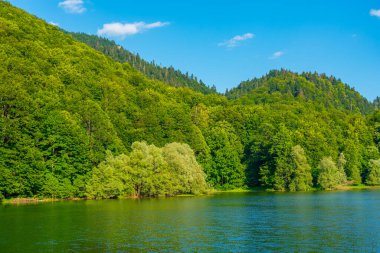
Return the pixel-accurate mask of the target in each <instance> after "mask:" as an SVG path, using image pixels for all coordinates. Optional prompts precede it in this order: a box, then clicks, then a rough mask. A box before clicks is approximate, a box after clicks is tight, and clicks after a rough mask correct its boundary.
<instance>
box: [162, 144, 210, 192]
mask: <svg viewBox="0 0 380 253" xmlns="http://www.w3.org/2000/svg"><path fill="white" fill-rule="evenodd" d="M162 151H163V156H164V159H165V161H166V162H167V164H168V168H169V170H170V174H171V175H173V176H172V180H173V181H174V182H172V184H173V185H174V189H173V190H172V191H173V192H174V194H178V193H191V194H202V193H205V192H207V189H208V186H207V183H206V180H205V178H206V175H205V173H204V172H203V170H202V167H201V166H200V165H199V164H198V162H197V160H196V159H195V155H194V152H193V151H192V150H191V148H190V147H189V146H188V145H186V144H180V143H171V144H167V145H165V147H163V149H162Z"/></svg>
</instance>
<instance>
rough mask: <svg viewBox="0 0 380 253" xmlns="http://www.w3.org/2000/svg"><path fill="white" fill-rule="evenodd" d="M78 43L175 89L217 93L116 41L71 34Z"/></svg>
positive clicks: (211, 88)
mask: <svg viewBox="0 0 380 253" xmlns="http://www.w3.org/2000/svg"><path fill="white" fill-rule="evenodd" d="M69 34H70V35H71V36H73V37H74V38H75V39H77V40H78V41H81V42H83V43H86V44H87V45H88V46H90V47H92V48H94V49H96V50H98V51H100V52H102V53H104V54H105V55H108V56H110V57H111V58H112V59H114V60H115V61H118V62H122V63H123V62H128V63H129V64H131V66H132V67H134V68H136V69H137V70H139V71H140V72H141V73H143V74H144V75H146V76H148V77H150V78H153V79H157V80H160V81H163V82H165V83H167V84H169V85H171V86H173V87H189V88H190V89H192V90H194V91H198V92H202V93H203V94H210V93H216V88H215V86H212V87H209V86H207V85H206V84H205V83H203V81H202V80H198V78H197V77H196V76H194V75H192V74H191V75H190V74H189V73H186V74H183V73H182V72H181V71H179V70H176V69H174V68H173V67H172V66H170V67H162V66H161V65H157V64H156V63H155V62H154V61H152V62H147V61H145V60H144V59H142V58H141V57H140V55H139V54H133V53H131V52H129V51H127V50H125V49H124V48H123V47H121V46H119V45H117V44H116V43H115V42H114V41H112V40H109V39H106V38H101V37H98V36H95V35H88V34H85V33H69Z"/></svg>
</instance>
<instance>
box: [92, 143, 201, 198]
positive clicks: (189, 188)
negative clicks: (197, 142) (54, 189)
mask: <svg viewBox="0 0 380 253" xmlns="http://www.w3.org/2000/svg"><path fill="white" fill-rule="evenodd" d="M207 189H208V186H207V184H206V180H205V174H204V172H203V170H202V168H201V167H200V166H199V164H198V163H197V161H196V159H195V156H194V152H193V151H192V150H191V148H190V147H189V146H188V145H186V144H179V143H171V144H167V145H166V146H165V147H163V148H157V147H156V146H154V145H147V144H146V143H145V142H135V143H133V145H132V152H131V153H130V154H129V156H128V155H124V154H123V155H119V156H117V157H114V156H113V155H112V154H111V153H109V154H108V156H107V159H106V160H105V161H104V162H102V163H100V165H99V166H98V167H97V168H95V169H94V170H93V173H92V177H91V178H90V180H89V181H88V184H87V186H86V191H87V194H86V195H87V197H89V198H96V199H105V198H119V197H128V196H135V197H142V196H145V197H147V196H148V197H154V196H173V195H176V194H202V193H205V192H206V191H207Z"/></svg>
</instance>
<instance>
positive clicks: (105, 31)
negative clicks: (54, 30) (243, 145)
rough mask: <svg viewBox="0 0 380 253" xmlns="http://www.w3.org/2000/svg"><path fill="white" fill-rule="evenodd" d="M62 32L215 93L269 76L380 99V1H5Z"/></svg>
mask: <svg viewBox="0 0 380 253" xmlns="http://www.w3.org/2000/svg"><path fill="white" fill-rule="evenodd" d="M10 2H11V3H12V4H14V5H16V6H18V7H20V8H22V9H24V10H26V11H28V12H30V13H32V14H34V15H36V16H38V17H40V18H42V19H44V20H46V21H47V22H54V23H56V24H58V25H59V26H60V27H62V28H63V29H66V30H68V31H75V32H85V33H89V34H100V35H102V36H106V37H109V38H111V39H114V40H115V41H116V42H117V43H119V44H121V45H122V46H123V47H125V48H126V49H128V50H130V51H132V52H135V53H139V54H140V55H141V56H142V57H143V58H145V59H146V60H149V61H150V60H155V62H156V63H161V64H162V65H164V66H169V65H173V66H174V67H175V68H178V69H180V70H182V71H184V72H186V71H188V72H189V73H194V74H195V75H196V76H198V77H199V78H201V79H202V80H203V81H204V82H205V83H207V84H210V85H212V84H215V86H216V87H217V89H218V90H219V91H222V92H223V91H225V89H226V88H231V87H234V86H236V85H237V84H239V83H240V81H242V80H247V79H250V78H253V77H260V76H262V75H264V74H265V73H267V72H268V71H269V70H271V69H278V68H286V69H289V70H292V71H297V72H302V71H317V72H323V73H326V74H328V75H330V74H331V75H334V76H336V77H338V78H341V79H342V80H343V81H344V82H346V83H348V84H349V85H351V86H353V87H355V89H356V90H358V91H359V92H361V93H362V94H363V95H364V96H366V97H367V98H368V99H370V100H372V99H374V98H375V97H376V96H380V1H375V0H360V1H359V0H356V1H342V0H308V1H305V0H250V1H248V0H191V1H190V0H189V1H186V0H181V1H173V0H161V1H153V0H145V1H136V0H133V1H132V0H113V1H104V0H103V1H101V0H49V1H46V0H33V1H31V0H11V1H10Z"/></svg>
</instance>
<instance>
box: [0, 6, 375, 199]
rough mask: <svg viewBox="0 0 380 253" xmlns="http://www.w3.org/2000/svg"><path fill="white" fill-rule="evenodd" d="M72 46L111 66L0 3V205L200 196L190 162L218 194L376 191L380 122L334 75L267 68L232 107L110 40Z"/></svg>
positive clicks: (199, 180) (233, 96)
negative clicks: (370, 187)
mask: <svg viewBox="0 0 380 253" xmlns="http://www.w3.org/2000/svg"><path fill="white" fill-rule="evenodd" d="M78 36H79V37H81V38H83V40H84V39H86V38H87V39H88V40H89V41H87V43H98V42H99V45H98V47H99V48H97V49H98V50H100V51H104V53H106V54H108V55H110V56H112V57H113V58H117V60H118V61H115V60H113V59H112V58H110V57H107V56H105V55H104V54H102V53H100V52H98V51H96V50H94V49H92V48H90V47H88V46H87V45H85V44H83V43H81V42H78V41H76V40H75V39H73V37H72V36H70V35H67V33H64V32H62V31H61V30H59V29H58V28H56V27H54V26H51V25H48V24H47V23H45V22H44V21H42V20H39V19H37V18H35V17H34V16H31V15H29V14H27V13H25V12H23V11H21V10H19V9H17V8H14V7H12V6H11V5H10V4H8V3H6V2H4V1H0V61H1V63H2V64H0V196H1V197H4V198H11V197H17V196H24V197H31V196H45V197H54V198H68V197H75V196H76V197H85V196H89V197H92V198H116V197H121V196H131V195H135V196H161V195H175V194H179V193H201V192H203V190H204V188H205V182H204V177H205V175H203V172H202V170H201V169H200V168H201V167H199V165H201V166H202V168H203V171H204V173H206V180H207V183H208V184H210V185H211V186H213V187H217V188H222V189H223V188H236V187H244V186H263V187H267V188H272V189H276V190H281V191H300V190H302V191H303V190H308V189H310V187H317V186H318V185H321V187H322V188H333V187H335V186H336V185H337V184H344V183H345V178H346V174H347V176H348V179H349V182H350V183H354V184H359V183H361V182H367V183H371V184H373V182H376V181H375V179H373V178H376V176H375V177H374V176H373V175H374V171H376V170H374V169H373V168H374V167H373V162H370V161H371V160H377V159H379V158H380V155H379V147H380V112H379V111H377V110H375V109H373V107H371V104H369V103H368V101H367V100H365V99H364V98H363V97H361V96H360V95H359V94H358V93H357V92H355V91H354V90H353V89H351V88H349V87H348V86H347V85H344V84H342V83H341V82H340V81H339V80H337V79H335V78H332V77H326V76H324V75H317V74H310V73H304V74H302V75H298V74H294V73H291V72H288V71H272V72H271V73H270V74H269V75H267V76H265V77H263V78H261V79H256V80H253V81H249V82H247V83H243V84H241V85H240V86H239V87H238V88H237V89H234V90H231V91H230V92H228V94H227V95H228V97H229V98H230V100H228V99H227V98H226V97H225V96H222V95H219V94H215V93H213V94H208V95H204V94H202V93H200V92H196V91H194V90H197V91H201V92H203V93H208V91H207V89H205V90H202V89H200V87H206V86H197V85H195V83H193V84H194V85H193V84H190V83H191V82H190V81H191V80H193V79H194V78H190V79H189V80H190V81H189V80H188V79H185V81H178V80H180V79H181V78H182V77H181V74H178V73H177V74H178V76H177V74H170V76H171V78H172V79H173V80H174V79H175V80H177V81H178V82H179V85H175V83H173V82H171V81H170V80H167V79H160V78H158V77H155V76H154V75H159V74H157V73H162V71H166V70H167V69H165V68H157V66H154V64H153V65H149V64H147V63H144V62H143V61H142V60H141V59H139V60H138V61H137V60H136V59H135V60H133V59H134V58H133V57H132V56H131V55H130V54H128V53H127V52H124V51H122V50H121V49H118V48H117V46H116V45H115V44H113V43H112V42H109V41H107V40H102V39H99V38H95V37H87V36H86V35H83V34H81V35H78ZM92 46H94V45H92ZM115 46H116V48H115ZM95 48H96V45H95ZM107 50H109V52H108V51H107ZM106 51H107V52H106ZM122 57H127V58H128V57H132V58H133V59H132V58H131V59H132V60H131V59H129V60H128V59H124V58H122ZM136 57H137V56H136ZM119 58H120V59H119ZM124 61H132V64H134V63H133V62H135V63H136V62H139V64H140V63H141V64H142V66H145V69H147V68H148V66H149V68H152V69H154V71H153V70H152V73H154V74H152V75H150V76H153V77H155V78H158V79H160V80H164V81H167V82H169V84H170V85H174V86H181V87H178V88H175V87H171V86H170V85H167V84H165V83H163V82H161V81H158V80H152V79H149V78H147V77H146V76H144V75H143V74H142V73H140V72H139V71H137V70H135V69H134V68H133V67H132V66H131V65H130V64H128V63H121V62H124ZM136 64H137V63H136ZM135 67H137V66H135ZM140 71H142V70H141V69H140ZM160 71H161V72H160ZM173 71H174V70H173ZM142 72H143V71H142ZM169 72H170V71H169ZM174 72H175V71H174ZM175 73H176V72H175ZM147 75H148V73H147ZM177 81H176V82H177ZM189 82H190V83H189ZM182 86H186V87H182ZM197 87H198V88H199V89H198V88H197ZM190 88H191V89H190ZM192 89H194V90H192ZM374 104H375V105H376V103H374ZM367 114H368V116H366V115H367ZM142 140H145V141H146V142H147V143H150V144H151V145H147V144H144V143H141V142H140V141H142ZM133 143H135V144H134V145H132V144H133ZM169 143H175V144H169ZM176 143H187V144H188V145H189V146H187V145H182V144H176ZM158 147H163V148H158ZM123 154H125V155H123ZM343 154H344V155H343ZM194 156H195V158H194ZM324 157H332V158H331V159H327V160H326V159H324ZM195 159H196V160H195ZM321 160H322V161H323V162H321ZM152 161H154V162H153V163H152ZM334 161H337V164H335V162H334ZM188 165H189V166H190V167H187V166H188ZM371 166H372V167H371ZM331 171H333V173H332V172H331ZM190 172H191V173H192V175H193V176H191V177H189V173H190ZM330 172H331V173H330ZM173 175H175V176H174V177H173ZM331 175H332V176H331ZM370 175H371V176H370ZM189 178H191V179H189ZM323 178H324V179H323ZM326 178H327V179H326ZM132 179H133V180H132ZM322 179H323V180H322ZM325 179H326V180H325ZM336 180H338V182H336ZM318 183H319V184H318Z"/></svg>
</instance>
